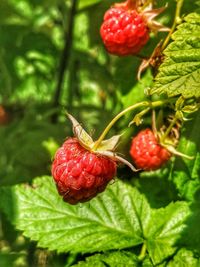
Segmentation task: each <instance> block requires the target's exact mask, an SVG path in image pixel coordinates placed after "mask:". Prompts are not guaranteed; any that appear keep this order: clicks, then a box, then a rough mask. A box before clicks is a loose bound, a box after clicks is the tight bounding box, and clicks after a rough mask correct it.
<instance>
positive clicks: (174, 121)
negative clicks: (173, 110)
mask: <svg viewBox="0 0 200 267" xmlns="http://www.w3.org/2000/svg"><path fill="white" fill-rule="evenodd" d="M177 120H178V118H177V117H176V116H175V117H174V118H173V120H172V121H171V123H170V125H169V127H168V128H167V130H166V131H165V133H164V134H163V136H162V137H161V143H164V141H165V138H167V136H168V135H169V134H170V132H171V130H172V128H173V126H174V125H175V124H176V122H177Z"/></svg>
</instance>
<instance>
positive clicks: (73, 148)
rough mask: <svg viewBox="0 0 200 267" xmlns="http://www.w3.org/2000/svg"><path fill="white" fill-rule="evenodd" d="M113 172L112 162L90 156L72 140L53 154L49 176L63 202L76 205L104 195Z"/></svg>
mask: <svg viewBox="0 0 200 267" xmlns="http://www.w3.org/2000/svg"><path fill="white" fill-rule="evenodd" d="M116 169H117V164H116V162H115V161H114V160H112V159H111V158H109V157H106V156H103V155H100V154H96V153H93V152H90V151H89V150H87V149H85V148H84V147H83V146H81V145H80V143H79V142H78V140H77V138H75V137H73V138H68V139H67V140H66V141H65V142H64V144H63V145H62V146H61V147H60V148H59V149H58V151H57V152H56V155H55V159H54V162H53V164H52V175H53V178H54V181H55V182H56V185H57V189H58V192H59V194H60V195H61V196H63V199H64V201H66V202H68V203H70V204H77V203H79V202H85V201H88V200H90V199H92V198H93V197H95V196H96V195H97V194H98V193H100V192H103V191H104V190H105V188H106V186H107V184H108V183H109V182H110V181H111V180H112V179H113V178H114V176H115V174H116Z"/></svg>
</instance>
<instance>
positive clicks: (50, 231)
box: [2, 177, 149, 252]
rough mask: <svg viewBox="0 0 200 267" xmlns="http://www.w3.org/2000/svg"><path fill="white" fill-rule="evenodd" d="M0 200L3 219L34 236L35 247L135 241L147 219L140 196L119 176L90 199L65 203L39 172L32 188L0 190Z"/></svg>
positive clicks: (97, 246)
mask: <svg viewBox="0 0 200 267" xmlns="http://www.w3.org/2000/svg"><path fill="white" fill-rule="evenodd" d="M2 203H4V207H5V208H6V210H5V212H6V213H7V214H8V217H9V219H10V220H11V221H12V222H13V223H15V224H16V225H17V228H18V229H20V230H23V231H24V234H25V235H26V236H28V237H30V238H31V239H33V240H38V243H39V246H42V247H48V248H49V249H51V250H53V249H56V250H58V251H59V252H65V251H73V252H93V251H101V250H109V249H118V248H125V247H131V246H134V245H138V244H141V243H142V242H143V238H142V226H141V221H142V222H143V224H144V225H145V224H146V222H147V220H148V218H149V207H148V204H147V202H146V201H145V199H144V197H143V196H142V195H140V194H139V193H138V192H137V191H136V190H135V189H133V188H131V187H130V186H127V185H126V184H123V183H121V182H119V181H118V182H116V183H115V185H112V186H109V188H108V190H106V192H105V194H101V196H100V197H98V198H95V199H93V200H92V201H90V203H86V204H84V205H83V204H82V205H77V206H71V205H69V204H66V203H65V202H63V200H62V198H61V197H59V195H58V193H57V190H56V187H55V185H54V183H53V180H52V178H51V177H43V178H38V179H36V180H35V181H34V184H33V187H29V186H26V185H21V186H16V187H13V188H12V189H5V190H4V191H2ZM6 203H7V204H6ZM4 207H2V208H4ZM47 221H48V223H47Z"/></svg>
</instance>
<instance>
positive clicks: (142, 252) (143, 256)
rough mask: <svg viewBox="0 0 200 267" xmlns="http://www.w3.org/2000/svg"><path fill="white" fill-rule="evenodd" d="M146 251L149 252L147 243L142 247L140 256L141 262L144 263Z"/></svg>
mask: <svg viewBox="0 0 200 267" xmlns="http://www.w3.org/2000/svg"><path fill="white" fill-rule="evenodd" d="M146 251H147V244H146V242H144V243H143V245H142V248H141V252H140V255H139V256H138V259H139V260H140V261H142V260H143V259H144V258H145V256H146Z"/></svg>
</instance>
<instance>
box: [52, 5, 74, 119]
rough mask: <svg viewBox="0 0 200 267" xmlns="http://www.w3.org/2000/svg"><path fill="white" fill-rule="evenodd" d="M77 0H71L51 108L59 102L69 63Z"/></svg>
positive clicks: (54, 117) (55, 117)
mask: <svg viewBox="0 0 200 267" xmlns="http://www.w3.org/2000/svg"><path fill="white" fill-rule="evenodd" d="M77 2H78V0H72V6H71V11H70V15H69V22H68V29H67V30H66V31H65V36H64V39H65V44H64V48H63V51H62V53H61V58H60V63H59V71H58V80H57V85H56V88H55V95H54V101H53V108H56V107H58V105H59V102H60V97H61V93H62V86H63V81H64V75H65V72H66V70H67V67H68V65H69V60H70V54H71V47H72V43H73V29H74V17H75V15H76V7H77ZM52 121H53V122H56V121H57V114H55V116H53V117H52Z"/></svg>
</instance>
